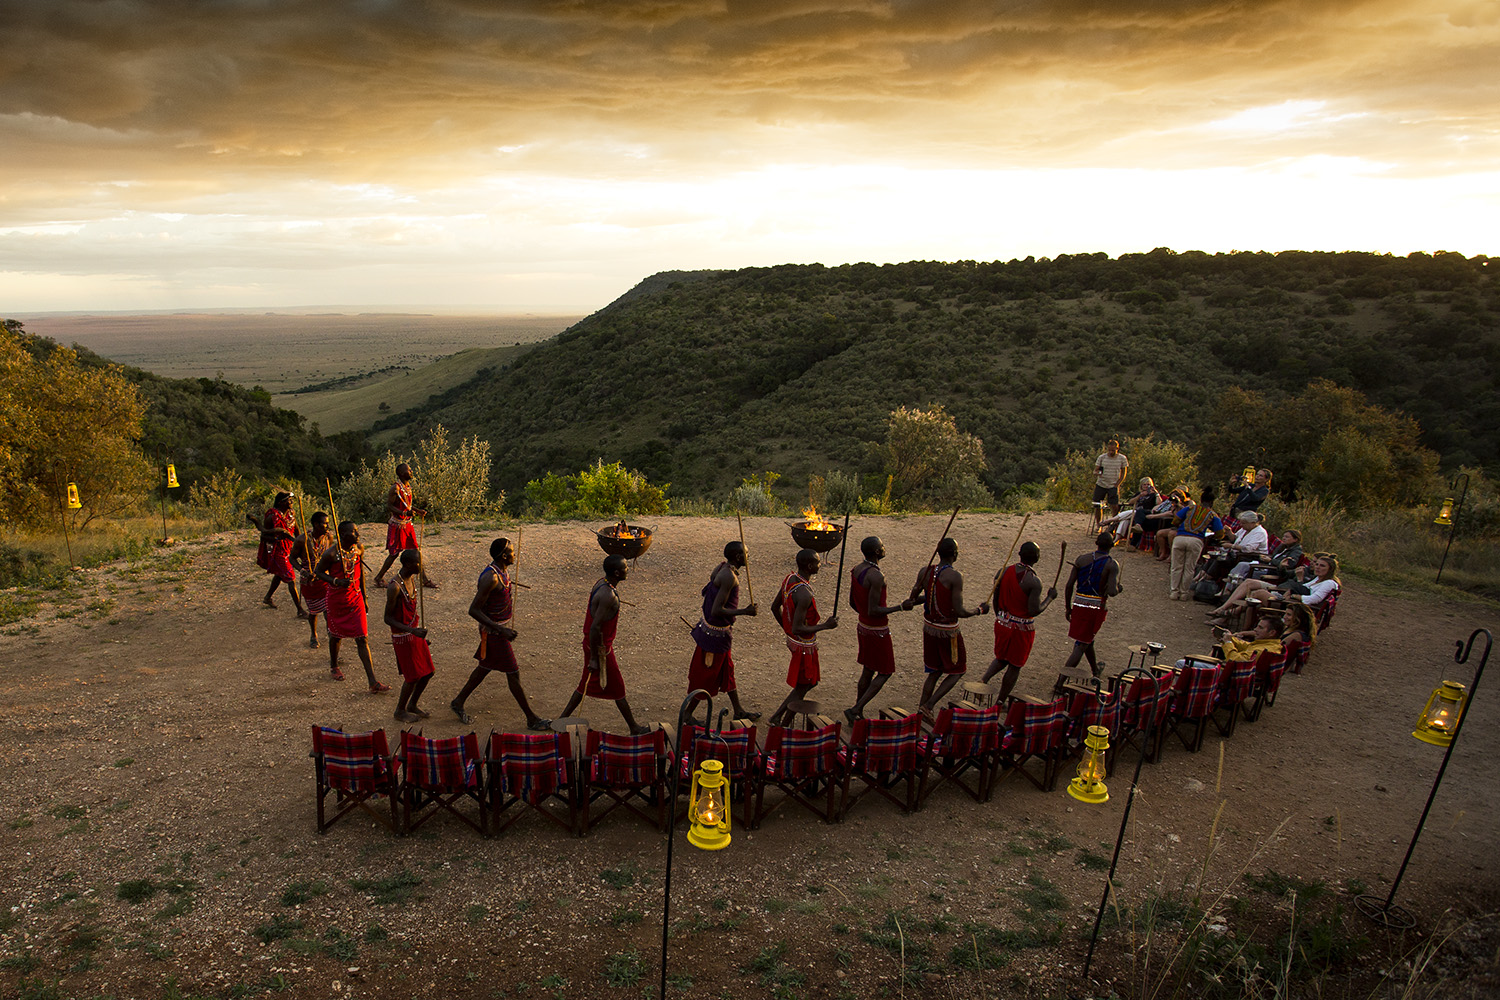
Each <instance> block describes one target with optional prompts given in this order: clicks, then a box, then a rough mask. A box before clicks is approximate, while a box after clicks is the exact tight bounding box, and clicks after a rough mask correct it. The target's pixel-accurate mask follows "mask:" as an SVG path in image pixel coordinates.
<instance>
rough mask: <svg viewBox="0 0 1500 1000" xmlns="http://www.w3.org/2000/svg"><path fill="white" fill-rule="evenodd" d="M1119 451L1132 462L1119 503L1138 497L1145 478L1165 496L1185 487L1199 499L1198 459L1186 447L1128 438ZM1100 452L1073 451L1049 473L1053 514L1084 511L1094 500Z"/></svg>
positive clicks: (1149, 437) (1049, 502)
mask: <svg viewBox="0 0 1500 1000" xmlns="http://www.w3.org/2000/svg"><path fill="white" fill-rule="evenodd" d="M1120 451H1121V452H1123V453H1124V454H1125V455H1126V457H1128V458H1129V459H1130V469H1129V471H1128V472H1126V474H1125V485H1124V486H1122V487H1121V488H1120V502H1121V503H1124V502H1125V501H1126V500H1127V499H1129V498H1130V497H1133V496H1135V491H1136V488H1137V486H1138V485H1139V483H1140V481H1141V477H1142V476H1150V477H1151V481H1152V482H1154V483H1155V484H1156V488H1157V489H1158V490H1160V491H1161V492H1162V493H1163V494H1166V493H1170V492H1171V491H1172V490H1174V489H1176V488H1177V487H1178V486H1186V487H1188V489H1190V490H1192V491H1193V495H1194V496H1197V495H1198V465H1197V460H1196V456H1194V454H1193V453H1192V452H1191V451H1189V450H1188V449H1187V446H1186V445H1181V444H1178V443H1177V442H1175V441H1168V440H1163V441H1157V440H1156V438H1155V436H1154V435H1151V434H1147V435H1146V436H1145V437H1143V438H1126V439H1125V440H1124V441H1123V442H1122V443H1121V445H1120ZM1098 457H1099V452H1097V451H1070V452H1068V453H1067V455H1066V456H1064V458H1063V460H1062V461H1061V462H1059V463H1057V464H1056V465H1053V466H1051V467H1049V468H1048V469H1047V490H1046V505H1047V506H1048V507H1049V508H1051V509H1053V510H1081V509H1083V508H1084V507H1085V506H1087V505H1088V504H1089V503H1090V502H1091V501H1092V500H1093V498H1094V480H1095V476H1094V460H1095V459H1097V458H1098Z"/></svg>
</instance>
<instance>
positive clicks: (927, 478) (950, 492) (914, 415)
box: [878, 405, 989, 506]
mask: <svg viewBox="0 0 1500 1000" xmlns="http://www.w3.org/2000/svg"><path fill="white" fill-rule="evenodd" d="M878 452H879V454H880V457H881V458H882V459H883V460H884V466H885V471H886V473H887V474H889V475H891V476H894V477H895V480H896V482H897V483H898V484H900V486H901V487H902V489H903V492H905V493H907V494H909V495H914V496H915V497H916V498H917V500H918V501H919V502H931V503H936V504H938V505H939V506H941V505H942V503H944V502H946V501H947V500H948V499H950V498H952V497H955V496H962V495H965V494H969V493H972V492H973V491H972V489H971V488H970V487H969V486H968V485H967V484H965V482H964V478H965V477H966V476H969V477H972V478H973V479H974V480H975V482H976V483H977V482H978V478H979V474H980V473H982V472H984V471H985V469H986V468H988V466H987V465H986V463H985V460H984V442H983V441H981V440H980V439H979V438H977V437H975V436H974V435H973V434H965V433H963V432H962V431H960V430H959V429H958V425H957V424H956V423H955V422H954V420H953V417H952V416H950V415H949V414H948V412H947V411H946V410H944V409H943V407H942V406H941V405H936V406H933V407H932V408H931V409H930V410H916V409H910V408H908V407H905V406H902V407H899V408H898V409H895V410H892V411H891V414H890V417H889V418H888V419H887V421H886V434H885V443H884V444H883V445H881V446H880V447H879V449H878ZM981 490H982V491H983V488H982V487H981ZM983 492H984V496H985V497H989V493H988V492H987V491H983Z"/></svg>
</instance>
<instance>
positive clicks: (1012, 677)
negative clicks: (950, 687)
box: [984, 542, 1068, 701]
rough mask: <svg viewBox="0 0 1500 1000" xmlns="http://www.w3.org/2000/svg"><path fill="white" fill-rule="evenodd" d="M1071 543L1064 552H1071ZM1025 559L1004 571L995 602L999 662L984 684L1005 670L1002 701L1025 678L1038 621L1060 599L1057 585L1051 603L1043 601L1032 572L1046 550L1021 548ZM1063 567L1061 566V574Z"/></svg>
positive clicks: (1051, 592)
mask: <svg viewBox="0 0 1500 1000" xmlns="http://www.w3.org/2000/svg"><path fill="white" fill-rule="evenodd" d="M1067 544H1068V543H1067V542H1064V543H1063V546H1064V547H1063V552H1064V553H1066V552H1067ZM1020 556H1021V558H1020V559H1018V560H1017V561H1016V562H1015V563H1013V564H1011V565H1009V566H1007V567H1005V568H1004V569H1002V570H1001V571H1000V577H999V579H998V580H996V581H995V589H994V591H993V592H992V593H991V599H992V600H993V602H994V607H995V658H994V659H993V660H991V661H990V667H989V669H988V670H986V671H985V672H984V682H985V683H986V684H988V683H989V682H990V679H991V678H993V677H994V676H995V675H996V674H998V673H999V672H1000V669H1001V668H1002V667H1003V668H1005V679H1004V680H1002V681H1001V682H1000V698H999V700H1000V701H1004V700H1005V699H1006V698H1007V697H1009V695H1010V692H1011V689H1012V688H1014V687H1015V686H1016V678H1018V677H1020V676H1021V668H1022V667H1024V666H1026V661H1027V660H1028V659H1029V658H1030V657H1031V644H1032V643H1033V642H1035V641H1036V617H1037V615H1039V614H1041V613H1042V612H1043V611H1046V610H1047V606H1048V605H1050V604H1051V603H1052V602H1053V601H1054V600H1056V599H1057V582H1056V581H1055V580H1054V581H1053V585H1052V586H1051V587H1050V588H1049V589H1048V590H1047V599H1046V600H1045V601H1044V600H1042V581H1041V579H1040V578H1039V577H1038V576H1037V575H1036V571H1035V570H1034V569H1033V568H1032V567H1034V566H1035V565H1036V564H1037V560H1038V559H1040V558H1042V550H1041V549H1040V548H1038V547H1037V544H1036V542H1026V543H1024V544H1023V545H1022V546H1021V552H1020ZM1061 570H1062V566H1061V565H1059V566H1058V571H1059V572H1061Z"/></svg>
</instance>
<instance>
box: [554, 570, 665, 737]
mask: <svg viewBox="0 0 1500 1000" xmlns="http://www.w3.org/2000/svg"><path fill="white" fill-rule="evenodd" d="M628 572H629V571H628V570H627V569H626V568H625V557H624V556H609V557H608V558H606V559H605V560H604V579H602V580H600V581H599V582H598V583H595V584H594V589H593V590H592V591H590V592H589V608H588V611H587V612H585V613H584V616H583V676H582V677H580V678H579V679H578V688H577V690H575V691H574V692H573V697H571V698H569V699H568V707H567V708H565V709H563V710H562V717H563V718H567V717H568V716H570V715H572V714H573V712H574V710H575V709H577V708H578V705H579V703H580V702H582V701H583V696H584V695H588V696H589V697H590V698H604V699H606V700H609V701H613V702H614V703H615V707H617V708H618V709H619V710H620V715H622V716H623V717H624V719H625V725H627V726H629V727H630V735H632V736H644V735H645V734H646V733H649V732H650V731H651V729H650V727H648V726H638V725H636V722H635V716H634V715H632V714H631V713H630V702H628V701H626V700H625V677H624V675H623V674H621V673H620V664H619V663H618V662H616V660H615V631H616V629H618V628H619V625H620V595H619V592H618V591H617V590H616V589H615V588H616V587H618V586H619V585H620V584H621V583H623V582H624V580H625V577H626V576H627V575H628Z"/></svg>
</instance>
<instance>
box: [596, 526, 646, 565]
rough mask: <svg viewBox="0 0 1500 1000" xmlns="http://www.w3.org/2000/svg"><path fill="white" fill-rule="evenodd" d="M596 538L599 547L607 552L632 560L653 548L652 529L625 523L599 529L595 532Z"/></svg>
mask: <svg viewBox="0 0 1500 1000" xmlns="http://www.w3.org/2000/svg"><path fill="white" fill-rule="evenodd" d="M594 537H596V538H597V539H599V547H600V548H601V549H603V550H604V551H605V552H608V553H609V554H610V555H612V556H624V557H625V558H626V559H630V560H635V559H636V558H638V557H639V556H640V554H641V553H642V552H645V551H646V550H647V549H649V548H650V547H651V529H650V528H642V527H641V526H640V525H638V524H626V523H625V522H624V521H620V522H619V523H617V524H609V525H605V526H604V527H602V528H599V529H598V530H596V531H595V532H594Z"/></svg>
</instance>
